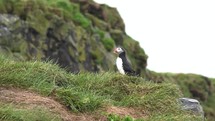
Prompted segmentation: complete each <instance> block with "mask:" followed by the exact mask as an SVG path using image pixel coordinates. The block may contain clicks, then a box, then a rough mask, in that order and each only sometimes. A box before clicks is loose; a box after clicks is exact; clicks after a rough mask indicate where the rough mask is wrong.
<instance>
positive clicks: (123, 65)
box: [114, 47, 136, 76]
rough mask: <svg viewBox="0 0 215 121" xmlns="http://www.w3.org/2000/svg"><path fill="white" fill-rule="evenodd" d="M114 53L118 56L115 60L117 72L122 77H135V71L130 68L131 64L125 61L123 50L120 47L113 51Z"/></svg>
mask: <svg viewBox="0 0 215 121" xmlns="http://www.w3.org/2000/svg"><path fill="white" fill-rule="evenodd" d="M114 53H115V54H117V55H118V57H117V59H116V67H117V69H118V71H119V72H120V73H121V74H123V75H125V74H126V75H129V76H136V73H135V71H134V70H133V69H132V68H131V64H130V63H129V61H128V60H127V57H126V52H125V50H124V49H123V48H121V47H117V48H115V49H114Z"/></svg>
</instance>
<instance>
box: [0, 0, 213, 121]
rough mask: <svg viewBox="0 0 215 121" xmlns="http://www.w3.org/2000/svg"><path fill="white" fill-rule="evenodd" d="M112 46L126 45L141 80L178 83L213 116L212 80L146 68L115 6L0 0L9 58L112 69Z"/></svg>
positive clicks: (3, 50) (2, 39)
mask: <svg viewBox="0 0 215 121" xmlns="http://www.w3.org/2000/svg"><path fill="white" fill-rule="evenodd" d="M115 46H123V47H124V48H125V49H126V50H127V54H128V56H129V59H130V61H131V63H132V66H133V67H134V69H135V70H136V71H137V72H138V73H141V76H143V77H144V78H146V80H152V81H154V82H163V81H170V82H174V83H176V84H178V85H179V86H180V87H181V90H182V92H183V93H184V95H185V96H187V97H193V98H197V99H199V100H200V101H201V103H202V104H203V106H204V110H205V112H206V116H207V117H208V119H209V120H210V119H214V118H215V113H214V112H215V111H214V110H215V105H214V103H215V98H214V97H215V96H214V92H215V88H214V87H215V86H214V80H212V79H209V78H207V77H204V76H200V75H193V74H188V75H186V74H159V73H156V72H152V71H150V70H147V69H146V65H147V55H146V54H145V52H144V50H143V49H142V48H141V47H140V46H139V43H138V42H137V41H135V40H133V39H132V38H131V37H129V36H128V35H127V34H126V32H125V25H124V23H123V20H122V18H121V17H120V15H119V13H118V11H117V10H116V9H115V8H111V7H109V6H107V5H100V4H97V3H95V2H93V1H92V0H0V54H3V55H6V56H9V57H11V58H13V60H14V59H15V60H17V61H28V60H42V61H43V60H52V61H53V62H56V63H57V64H58V65H60V66H61V67H64V68H66V69H67V70H68V71H70V72H73V73H78V72H83V71H90V72H102V71H114V70H115V58H116V57H115V56H114V54H113V53H112V49H113V48H114V47H115ZM155 71H156V70H155Z"/></svg>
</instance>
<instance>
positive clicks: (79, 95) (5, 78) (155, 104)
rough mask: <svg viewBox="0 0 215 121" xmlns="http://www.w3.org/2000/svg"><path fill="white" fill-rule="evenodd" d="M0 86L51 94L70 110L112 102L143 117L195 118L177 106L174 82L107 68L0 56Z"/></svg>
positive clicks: (75, 110)
mask: <svg viewBox="0 0 215 121" xmlns="http://www.w3.org/2000/svg"><path fill="white" fill-rule="evenodd" d="M0 86H4V87H18V88H23V89H30V90H34V91H36V92H38V93H40V94H42V95H44V96H48V95H52V96H54V97H55V98H56V100H58V101H59V102H61V103H62V104H64V105H66V106H67V107H68V108H69V109H70V110H71V111H73V112H95V111H97V110H98V109H101V108H104V107H107V106H109V105H114V106H123V107H130V108H134V109H138V110H140V111H141V110H142V111H144V112H146V114H147V118H146V120H157V119H161V120H162V119H163V120H166V119H175V120H180V119H183V120H186V119H187V120H190V119H195V120H196V118H193V116H192V115H190V114H187V113H186V112H183V111H181V110H180V108H179V106H178V103H177V98H179V97H180V96H181V93H180V91H179V89H178V87H177V86H176V85H174V84H171V83H167V82H166V83H161V84H155V83H152V82H149V81H145V80H144V79H143V78H139V77H128V76H122V75H118V74H115V73H111V72H106V73H99V74H92V73H80V74H77V75H73V74H71V73H68V72H66V71H65V70H63V69H61V68H59V67H58V66H57V65H55V64H51V63H42V62H14V61H10V60H8V59H5V58H4V57H0ZM156 117H157V119H156ZM191 117H192V118H191Z"/></svg>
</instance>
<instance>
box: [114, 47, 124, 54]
mask: <svg viewBox="0 0 215 121" xmlns="http://www.w3.org/2000/svg"><path fill="white" fill-rule="evenodd" d="M122 52H124V50H123V49H122V48H121V47H117V48H115V49H114V53H116V54H120V53H122Z"/></svg>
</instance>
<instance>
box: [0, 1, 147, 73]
mask: <svg viewBox="0 0 215 121" xmlns="http://www.w3.org/2000/svg"><path fill="white" fill-rule="evenodd" d="M0 13H1V14H0V50H1V51H0V53H4V54H6V55H10V56H11V57H14V58H16V59H17V60H32V59H35V60H52V61H54V62H57V63H58V64H59V65H60V66H61V67H65V68H67V69H68V70H69V71H71V72H73V73H78V72H80V71H92V72H97V71H108V70H114V63H115V56H114V55H113V54H112V49H113V48H114V47H115V46H118V45H120V46H123V47H124V48H125V49H126V50H128V55H129V57H130V58H131V62H132V64H133V65H134V67H135V70H138V71H139V72H141V71H142V72H143V71H144V70H145V67H146V61H147V56H146V54H145V53H144V51H143V49H141V48H140V46H139V44H138V42H136V41H135V40H133V39H132V38H130V37H129V36H127V35H126V33H125V26H124V23H123V20H122V19H121V17H120V16H119V14H118V12H117V10H116V9H114V8H110V7H108V6H106V5H99V4H97V3H95V2H93V1H90V0H82V1H81V0H70V1H69V0H56V1H52V0H37V1H36V0H29V1H26V0H17V1H15V0H0ZM132 53H136V54H135V55H133V54H132ZM137 65H138V66H137Z"/></svg>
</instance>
